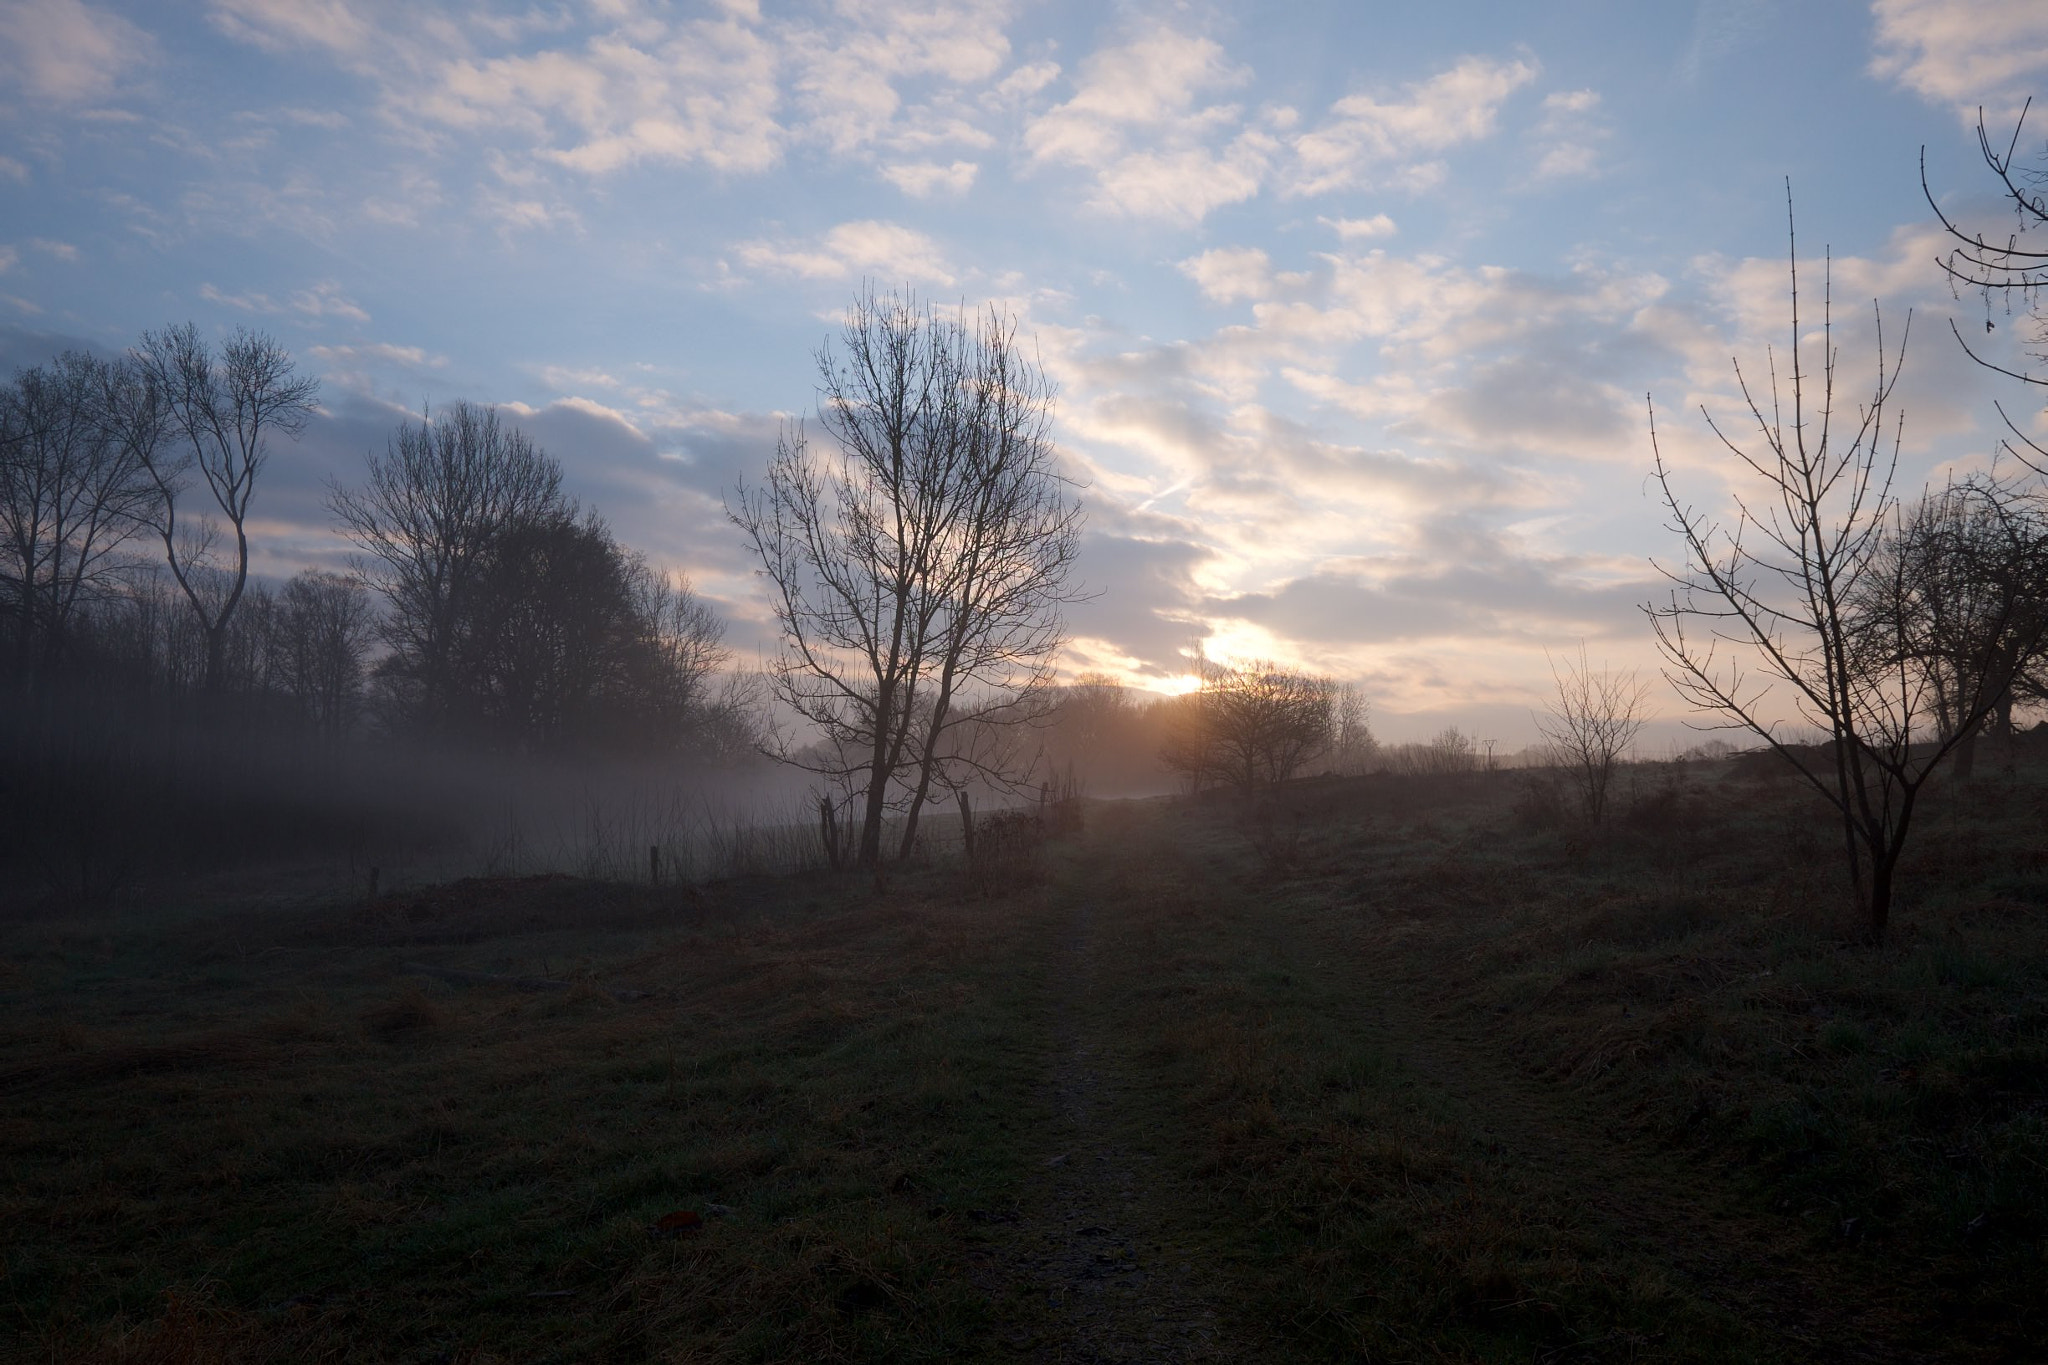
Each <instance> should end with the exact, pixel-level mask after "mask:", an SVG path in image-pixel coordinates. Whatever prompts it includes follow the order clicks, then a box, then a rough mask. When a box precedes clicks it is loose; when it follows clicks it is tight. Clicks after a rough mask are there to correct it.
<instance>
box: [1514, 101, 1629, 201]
mask: <svg viewBox="0 0 2048 1365" xmlns="http://www.w3.org/2000/svg"><path fill="white" fill-rule="evenodd" d="M1599 110H1600V93H1599V92H1598V91H1597V90H1558V91H1553V92H1552V93H1551V94H1548V95H1546V96H1544V98H1543V116H1542V117H1541V118H1540V119H1538V120H1537V122H1536V127H1535V129H1534V130H1533V132H1532V133H1531V136H1530V141H1531V142H1532V144H1533V145H1534V148H1535V152H1536V164H1535V166H1534V167H1533V168H1532V169H1531V171H1530V173H1529V180H1530V182H1531V183H1533V184H1547V183H1550V182H1553V181H1558V180H1580V179H1584V178H1586V177H1588V176H1591V175H1596V174H1598V173H1599V170H1600V149H1601V147H1602V146H1603V145H1604V144H1605V143H1606V142H1607V140H1608V139H1609V137H1610V136H1612V131H1611V130H1610V129H1609V128H1608V126H1607V123H1606V121H1605V120H1604V119H1602V118H1601V117H1600V114H1599Z"/></svg>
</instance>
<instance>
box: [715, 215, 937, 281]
mask: <svg viewBox="0 0 2048 1365" xmlns="http://www.w3.org/2000/svg"><path fill="white" fill-rule="evenodd" d="M733 254H734V255H735V256H737V257H738V258H739V260H740V262H741V264H743V265H745V266H746V267H747V268H749V269H751V270H757V271H761V272H764V273H768V274H776V275H793V276H796V277H797V278H799V279H806V280H845V279H858V278H860V277H862V276H873V277H876V278H878V279H883V280H888V281H891V282H895V281H907V282H918V283H931V284H937V285H945V286H950V285H952V284H953V283H954V281H955V278H956V277H955V274H954V271H953V269H952V268H951V267H950V266H949V265H947V263H946V260H945V256H944V254H943V252H942V251H941V250H940V248H939V244H938V243H937V242H935V241H933V240H932V239H931V238H930V237H927V236H926V235H925V234H924V233H922V232H918V231H916V230H915V229H913V228H907V227H904V226H902V225H901V224H899V223H885V222H880V221H877V220H875V219H863V220H861V221H859V222H853V223H841V224H840V225H839V226H837V227H835V228H833V229H831V230H830V231H828V232H826V233H825V234H824V235H823V236H822V237H818V238H815V239H813V240H811V241H808V242H797V241H788V240H782V241H768V240H756V241H751V242H742V243H740V244H739V245H738V246H737V247H735V248H734V252H733Z"/></svg>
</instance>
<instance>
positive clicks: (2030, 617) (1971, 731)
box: [1855, 475, 2048, 778]
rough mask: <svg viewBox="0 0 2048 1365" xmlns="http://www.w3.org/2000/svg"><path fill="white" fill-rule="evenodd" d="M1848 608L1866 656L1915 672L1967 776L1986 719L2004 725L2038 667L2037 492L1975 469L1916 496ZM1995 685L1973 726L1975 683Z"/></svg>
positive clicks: (2046, 533)
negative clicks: (2000, 688) (1999, 686)
mask: <svg viewBox="0 0 2048 1365" xmlns="http://www.w3.org/2000/svg"><path fill="white" fill-rule="evenodd" d="M1855 606H1856V610H1857V612H1858V615H1859V617H1860V618H1861V620H1862V622H1863V624H1864V630H1863V632H1862V644H1863V647H1864V649H1865V650H1866V652H1867V653H1868V654H1869V655H1871V656H1872V657H1871V658H1869V659H1868V660H1866V662H1867V663H1868V664H1870V665H1873V666H1886V667H1890V666H1896V665H1899V664H1903V665H1904V666H1905V667H1907V668H1909V669H1911V670H1912V671H1913V673H1914V674H1915V675H1916V676H1917V677H1918V678H1919V679H1920V681H1921V683H1922V685H1923V686H1924V687H1925V689H1926V692H1927V695H1928V697H1929V699H1930V702H1931V705H1932V707H1933V716H1934V723H1935V725H1936V728H1937V733H1938V734H1939V735H1940V736H1942V737H1943V738H1947V737H1949V736H1950V735H1955V736H1956V737H1957V741H1958V742H1957V744H1956V748H1955V774H1956V776H1957V777H1958V778H1968V777H1969V776H1970V775H1971V770H1972V767H1973V765H1974V761H1975V755H1976V748H1977V737H1978V734H1979V732H1980V730H1981V729H1982V728H1983V725H1982V722H1984V721H1991V722H1994V725H1995V729H1997V730H1998V731H2000V732H2005V731H2007V730H2009V728H2010V725H2011V719H2012V708H2013V703H2014V693H2015V692H2016V691H2017V690H2019V689H2020V688H2022V687H2026V686H2028V685H2029V684H2030V683H2031V682H2032V681H2033V678H2032V675H2033V674H2035V673H2037V672H2038V671H2039V666H2040V664H2041V663H2042V646H2043V643H2044V640H2043V632H2044V630H2048V516H2044V514H2043V509H2042V508H2041V506H2040V503H2039V499H2038V492H2037V490H2029V489H2025V488H2022V487H2020V486H2018V485H2016V484H2014V483H2012V482H2010V481H2007V480H2002V479H1998V478H1994V477H1991V476H1989V475H1980V476H1977V477H1974V478H1970V479H1965V480H1962V481H1960V482H1956V483H1951V484H1949V485H1948V486H1947V487H1945V488H1942V489H1940V490H1939V491H1937V492H1933V493H1930V494H1928V495H1926V496H1924V497H1922V498H1921V499H1920V500H1919V501H1918V502H1917V503H1915V504H1914V505H1913V506H1912V507H1911V508H1910V509H1905V510H1902V512H1901V514H1900V515H1899V517H1898V519H1897V522H1896V524H1895V525H1894V526H1893V527H1892V528H1891V529H1890V530H1889V531H1888V532H1887V534H1886V536H1885V539H1884V543H1883V545H1882V546H1881V547H1880V550H1879V553H1878V555H1877V558H1876V563H1875V566H1874V571H1873V573H1872V574H1871V575H1870V576H1869V577H1868V578H1867V579H1866V581H1865V583H1864V585H1863V588H1862V591H1861V592H1860V594H1859V596H1858V598H1857V601H1856V603H1855ZM1894 656H1896V657H1894ZM2000 680H2003V681H2005V682H2006V684H2007V686H2006V689H2005V691H2004V692H2003V693H2002V694H2001V695H1999V696H1998V697H1997V698H1996V699H1995V701H1994V703H1993V706H1992V709H1991V712H1990V714H1989V715H1988V716H1985V717H1980V718H1979V722H1978V723H1970V715H1971V713H1972V710H1973V708H1974V706H1975V703H1976V701H1977V692H1978V690H1979V689H1980V688H1983V687H1986V686H1990V685H1993V684H1995V683H1996V682H1998V681H2000Z"/></svg>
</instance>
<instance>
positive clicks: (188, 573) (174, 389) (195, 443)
mask: <svg viewBox="0 0 2048 1365" xmlns="http://www.w3.org/2000/svg"><path fill="white" fill-rule="evenodd" d="M133 361H134V364H135V366H136V367H137V369H138V371H139V372H140V374H141V376H142V378H143V380H144V381H145V382H146V384H147V385H148V386H149V388H150V389H151V390H152V391H153V401H154V402H156V403H160V404H161V405H162V409H161V410H162V413H163V434H164V436H165V438H166V439H165V440H163V441H162V442H160V443H159V442H156V441H151V442H149V443H148V444H147V446H142V445H138V446H137V448H136V454H137V456H138V458H140V459H141V460H142V461H143V465H144V467H145V468H146V469H147V470H148V471H149V473H150V475H151V477H152V478H153V480H154V481H155V483H156V487H157V492H158V494H159V495H160V497H159V500H158V503H157V507H156V511H155V514H154V517H153V525H154V527H155V530H156V532H157V534H158V536H159V537H160V538H161V539H162V541H163V547H164V559H165V562H166V563H167V564H168V565H169V567H170V571H171V576H172V577H173V578H174V579H175V580H176V581H177V584H178V587H179V589H180V590H181V591H182V592H183V593H184V596H185V601H186V604H187V605H188V606H190V607H191V609H192V614H193V616H194V617H196V618H197V619H198V621H199V623H200V626H201V628H202V629H203V631H204V632H205V636H206V673H205V678H204V683H203V685H204V687H205V689H206V690H207V691H208V692H217V691H219V690H220V688H221V686H222V685H223V682H224V663H225V660H224V650H225V648H226V644H227V633H228V627H229V625H230V624H231V623H232V622H233V620H234V616H235V608H236V607H237V606H239V605H240V604H241V600H242V593H243V591H244V590H245V589H246V588H247V587H248V583H249V514H250V507H251V504H252V503H253V502H254V499H255V495H256V481H257V479H258V477H259V476H260V475H261V474H262V472H263V467H264V465H265V464H267V463H268V462H269V459H270V437H271V434H272V433H273V432H278V433H282V434H284V435H286V436H289V437H291V438H292V439H293V440H297V439H298V437H299V435H300V433H302V432H303V431H304V430H305V428H306V424H307V422H309V421H311V420H312V416H313V411H314V400H315V398H316V397H317V396H318V394H319V390H320V383H319V381H318V380H317V379H314V378H312V377H311V376H310V375H302V374H300V373H298V369H297V367H296V366H295V365H294V363H293V361H292V358H291V355H290V353H289V352H287V351H286V350H285V349H284V347H283V346H281V345H279V344H278V343H277V342H276V341H275V340H274V339H272V338H271V337H269V336H266V335H265V334H263V333H261V332H252V331H249V330H247V329H246V328H237V329H236V330H235V333H234V335H232V336H231V337H229V338H228V339H227V340H226V341H224V342H223V343H221V345H220V347H219V349H218V350H216V349H215V348H214V347H213V346H212V345H210V344H209V343H208V342H207V341H206V340H205V338H203V337H201V336H200V335H199V329H198V328H197V327H196V326H194V325H193V324H191V323H189V322H188V323H184V324H181V325H179V326H175V327H167V328H165V329H163V330H162V331H159V332H145V333H143V335H142V343H141V344H140V345H139V346H137V347H136V348H135V351H134V352H133ZM195 471H196V472H197V474H198V476H199V482H200V483H201V484H202V485H204V487H205V489H206V492H207V495H208V496H209V498H210V500H211V504H212V505H211V507H210V508H205V510H202V511H199V512H197V513H193V514H189V515H187V516H185V517H184V518H183V519H182V520H181V519H180V516H179V511H180V508H179V504H180V501H181V499H183V497H184V495H185V494H186V493H187V492H188V491H189V490H190V486H191V477H192V475H193V473H194V472H195ZM202 506H204V504H202ZM215 512H218V514H219V516H218V517H216V516H215V515H214V514H215ZM223 521H225V523H226V524H225V527H223V525H222V522H223ZM223 535H226V536H229V537H232V539H233V541H234V554H233V558H232V560H231V561H230V563H229V564H228V565H222V564H220V563H219V561H218V557H217V554H216V551H217V549H218V547H219V544H220V540H221V537H222V536H223Z"/></svg>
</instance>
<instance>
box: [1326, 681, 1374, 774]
mask: <svg viewBox="0 0 2048 1365" xmlns="http://www.w3.org/2000/svg"><path fill="white" fill-rule="evenodd" d="M1379 749H1380V743H1379V741H1378V740H1377V739H1375V738H1374V737H1373V733H1372V706H1371V704H1370V703H1369V702H1367V701H1366V698H1365V693H1364V691H1363V690H1362V689H1361V688H1360V687H1359V686H1358V684H1357V683H1343V684H1340V685H1339V686H1338V688H1337V693H1336V698H1335V705H1334V710H1333V712H1332V720H1331V735H1330V758H1331V760H1332V762H1333V763H1334V764H1335V766H1336V769H1337V771H1338V772H1339V773H1341V774H1343V775H1344V776H1346V777H1356V776H1357V775H1358V774H1360V773H1363V772H1365V771H1366V769H1367V768H1369V767H1370V766H1371V765H1372V761H1373V759H1374V757H1375V756H1376V755H1378V753H1379Z"/></svg>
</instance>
